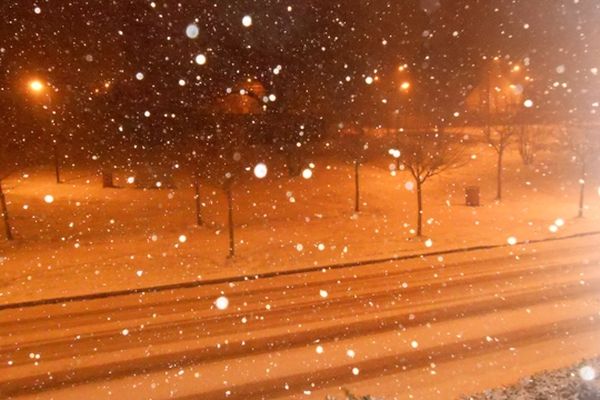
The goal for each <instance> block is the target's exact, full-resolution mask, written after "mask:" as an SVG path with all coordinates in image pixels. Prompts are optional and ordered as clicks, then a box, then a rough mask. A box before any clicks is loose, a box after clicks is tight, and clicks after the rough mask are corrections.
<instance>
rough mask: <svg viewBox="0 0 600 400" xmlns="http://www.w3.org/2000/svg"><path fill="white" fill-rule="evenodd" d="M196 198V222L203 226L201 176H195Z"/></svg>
mask: <svg viewBox="0 0 600 400" xmlns="http://www.w3.org/2000/svg"><path fill="white" fill-rule="evenodd" d="M194 199H195V200H196V224H197V225H198V226H202V225H203V224H204V221H202V202H201V201H200V178H198V177H194Z"/></svg>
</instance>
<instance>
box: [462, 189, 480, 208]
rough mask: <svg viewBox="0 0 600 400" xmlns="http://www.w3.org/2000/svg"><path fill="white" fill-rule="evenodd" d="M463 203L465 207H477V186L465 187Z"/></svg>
mask: <svg viewBox="0 0 600 400" xmlns="http://www.w3.org/2000/svg"><path fill="white" fill-rule="evenodd" d="M465 204H466V206H467V207H479V186H467V187H466V188H465Z"/></svg>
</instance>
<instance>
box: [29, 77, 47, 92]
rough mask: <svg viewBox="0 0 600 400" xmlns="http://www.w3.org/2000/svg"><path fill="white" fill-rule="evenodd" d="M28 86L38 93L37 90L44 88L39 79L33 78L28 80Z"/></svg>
mask: <svg viewBox="0 0 600 400" xmlns="http://www.w3.org/2000/svg"><path fill="white" fill-rule="evenodd" d="M29 88H30V89H31V90H32V91H34V92H36V93H39V92H41V91H42V90H44V84H43V83H42V82H41V81H39V80H37V79H35V80H33V81H31V82H29Z"/></svg>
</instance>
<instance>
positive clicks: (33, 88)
mask: <svg viewBox="0 0 600 400" xmlns="http://www.w3.org/2000/svg"><path fill="white" fill-rule="evenodd" d="M27 86H28V87H29V90H30V92H32V93H33V94H34V95H36V96H37V95H41V94H45V95H46V97H47V99H48V105H49V106H51V105H52V97H51V96H50V93H49V92H48V91H47V90H46V89H47V87H48V85H47V84H45V83H44V82H42V81H41V80H39V79H32V80H30V81H29V83H28V84H27ZM51 136H52V147H53V153H54V173H55V176H56V183H62V182H61V179H60V159H59V154H58V140H57V138H56V136H55V135H54V133H52V134H51Z"/></svg>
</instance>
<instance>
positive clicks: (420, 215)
mask: <svg viewBox="0 0 600 400" xmlns="http://www.w3.org/2000/svg"><path fill="white" fill-rule="evenodd" d="M416 182H417V236H421V234H422V233H423V191H422V188H421V182H420V181H419V179H417V180H416Z"/></svg>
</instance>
